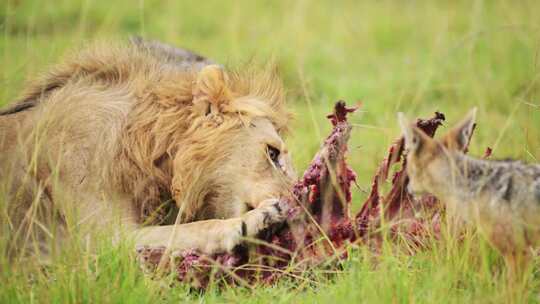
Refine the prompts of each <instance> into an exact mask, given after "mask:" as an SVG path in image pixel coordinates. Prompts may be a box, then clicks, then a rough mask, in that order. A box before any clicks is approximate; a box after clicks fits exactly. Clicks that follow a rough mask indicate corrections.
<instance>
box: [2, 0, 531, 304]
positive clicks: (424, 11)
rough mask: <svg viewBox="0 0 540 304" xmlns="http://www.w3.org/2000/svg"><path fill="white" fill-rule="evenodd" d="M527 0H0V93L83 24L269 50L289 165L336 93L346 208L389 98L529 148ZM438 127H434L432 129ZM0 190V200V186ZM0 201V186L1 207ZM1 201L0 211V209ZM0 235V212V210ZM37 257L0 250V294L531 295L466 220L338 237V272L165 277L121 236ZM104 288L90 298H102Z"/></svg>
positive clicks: (70, 40)
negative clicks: (344, 109) (173, 280)
mask: <svg viewBox="0 0 540 304" xmlns="http://www.w3.org/2000/svg"><path fill="white" fill-rule="evenodd" d="M539 20H540V2H537V1H508V2H503V1H448V3H446V2H443V1H429V2H428V1H400V2H397V1H396V2H391V1H377V2H375V1H373V2H368V1H365V2H363V3H359V1H340V2H339V3H338V2H336V1H325V2H323V1H294V2H292V1H243V0H242V1H158V0H154V1H145V0H139V1H128V0H119V1H70V0H61V1H54V2H51V1H48V2H47V1H38V0H35V1H34V0H27V1H20V0H4V1H2V2H1V3H0V32H1V33H2V34H0V36H1V37H0V66H1V68H0V83H1V84H0V85H1V89H0V105H3V104H6V103H8V102H9V101H11V100H13V99H14V98H15V97H16V96H17V94H18V92H19V91H20V89H21V88H22V87H23V83H24V80H25V79H27V78H29V77H31V76H32V75H35V74H36V73H38V72H39V71H43V70H44V69H46V68H47V66H49V65H50V64H52V63H54V62H55V61H57V60H59V58H61V56H62V55H65V54H66V53H69V51H70V50H73V49H77V48H78V47H81V46H82V45H84V43H87V42H89V41H93V40H96V39H97V40H103V39H113V40H115V39H125V38H126V37H127V36H129V35H132V34H137V35H142V36H144V37H150V38H155V39H159V40H162V41H166V42H169V43H173V44H175V45H178V46H183V47H186V48H189V49H192V50H196V51H197V52H200V53H201V54H204V55H206V56H208V57H210V58H212V59H214V60H216V61H217V62H221V63H224V64H226V65H230V66H239V65H242V64H246V63H252V62H255V63H263V62H266V61H268V60H269V58H270V59H271V60H274V61H275V62H276V63H277V64H278V66H279V69H280V73H281V75H282V77H283V79H284V81H285V85H286V87H287V90H288V93H289V99H290V101H291V107H292V109H293V111H294V112H295V114H296V120H295V122H294V127H293V132H292V134H290V136H289V137H288V139H287V141H288V144H289V149H290V150H291V151H292V152H293V158H294V162H295V164H296V166H297V168H298V169H299V171H300V172H301V170H302V168H305V167H306V165H307V164H308V163H309V161H310V159H311V157H312V156H313V155H314V153H315V152H316V151H317V149H318V147H319V145H320V142H321V139H322V138H323V137H324V135H325V134H326V133H327V131H328V130H329V128H330V126H329V124H328V123H326V121H325V118H324V117H325V114H326V113H327V112H329V111H330V110H331V105H332V104H333V102H334V101H335V100H337V99H344V100H346V101H348V102H349V103H350V104H356V103H361V110H360V111H358V113H357V114H356V115H355V116H353V118H352V122H353V123H354V125H355V128H354V130H353V134H352V139H351V144H350V155H349V160H350V164H351V165H352V166H353V168H354V169H355V170H356V171H357V172H358V174H359V180H358V184H359V188H358V189H356V190H355V193H354V206H355V209H358V208H359V207H360V205H361V204H362V202H363V200H364V199H365V196H366V194H365V190H366V189H368V188H369V185H370V177H371V176H372V175H373V173H374V170H375V168H376V166H377V164H378V162H380V161H381V160H382V158H383V157H384V154H385V151H386V149H387V147H388V146H389V144H390V143H391V141H392V140H393V139H394V138H396V137H397V136H399V128H398V125H397V121H396V113H397V112H399V111H402V112H405V113H406V114H407V115H408V116H409V117H417V116H424V117H425V116H430V115H431V114H432V113H433V112H434V111H436V110H438V111H441V112H443V113H445V114H446V117H447V121H448V124H450V125H451V124H452V123H453V122H456V121H457V120H459V119H460V118H461V117H462V116H463V115H465V113H466V112H467V111H468V109H470V108H471V107H474V106H476V107H478V109H479V112H478V128H477V130H476V134H475V135H474V139H473V141H472V146H471V152H470V153H471V154H472V155H477V156H479V155H482V154H483V151H484V150H485V148H486V147H488V146H489V147H491V148H493V157H495V158H506V157H514V158H519V159H522V160H525V161H529V162H538V160H539V159H540V101H539V97H540V70H539V65H540V62H539V61H540V22H539ZM444 129H445V128H442V129H441V131H442V132H444ZM0 201H1V200H0ZM4 206H5V202H0V209H1V210H4V209H5V208H4ZM2 213H3V212H2ZM0 217H1V220H0V227H1V228H0V229H1V230H0V231H2V233H3V234H2V236H3V237H2V238H1V239H0V250H2V251H3V252H5V248H6V244H5V239H6V238H5V233H6V231H7V225H8V224H7V220H6V219H5V216H4V215H0ZM72 247H73V248H70V249H69V251H68V252H69V254H67V253H66V254H65V255H64V256H62V258H60V259H58V261H55V262H53V265H51V266H50V267H49V268H48V269H47V273H46V274H43V273H42V272H38V271H36V269H35V268H32V267H29V266H28V265H23V264H13V263H9V262H8V261H7V260H6V259H5V258H4V257H0V269H1V271H0V302H2V303H13V302H25V303H27V302H32V301H35V302H53V303H56V302H76V303H80V302H122V303H129V302H137V303H138V302H155V301H160V302H178V301H193V302H202V301H204V302H206V303H222V302H247V303H259V302H270V301H271V302H273V303H281V302H294V303H302V302H305V303H313V302H323V303H325V302H334V303H341V302H360V301H363V302H370V303H372V302H392V303H394V302H426V303H433V302H437V303H445V302H452V303H463V302H508V301H515V302H522V301H528V302H538V301H540V289H539V285H540V275H539V274H538V273H537V272H538V267H536V268H535V269H534V270H533V271H531V272H530V273H528V276H527V279H526V282H524V283H523V284H514V285H512V286H510V285H507V284H505V276H504V272H505V269H504V267H503V263H502V259H501V258H500V256H499V255H498V254H497V253H495V252H494V251H492V250H491V249H490V248H489V246H488V245H487V244H486V243H485V242H484V241H483V240H482V239H481V238H480V237H478V236H477V235H476V234H475V233H474V232H473V233H471V234H470V235H468V236H467V237H466V238H465V240H464V241H463V242H461V243H457V242H455V240H453V239H451V238H449V239H448V240H444V241H441V242H439V243H438V245H437V246H435V247H433V248H432V249H430V250H428V251H425V252H423V253H420V254H417V255H415V256H409V255H405V254H401V253H396V252H392V251H391V250H392V248H391V247H389V246H388V247H385V250H383V252H382V254H381V255H380V256H379V257H378V258H377V261H376V262H374V260H373V258H372V255H371V254H370V253H369V252H365V251H363V250H357V251H356V252H354V253H353V254H352V255H351V257H350V259H349V260H348V261H347V262H346V264H345V266H344V269H343V271H342V273H341V274H339V275H337V276H333V277H331V278H325V277H323V276H322V275H320V274H314V276H310V277H307V276H306V277H305V278H304V280H303V281H300V282H299V281H296V282H285V281H284V282H281V283H279V284H277V285H275V286H272V287H256V288H255V289H254V290H248V289H246V288H227V289H225V290H218V289H216V288H212V289H210V290H209V291H208V292H206V293H204V294H198V293H193V292H191V293H190V292H188V290H187V288H185V287H183V286H175V287H172V288H169V287H168V286H167V285H166V284H164V283H163V282H153V281H149V280H147V279H145V278H144V277H143V276H142V274H141V273H140V271H139V269H138V267H137V265H136V263H135V262H133V260H131V259H127V258H125V256H126V255H129V254H131V248H128V247H126V248H112V247H110V246H107V245H103V246H101V249H100V250H99V251H98V252H97V253H90V252H88V251H86V250H85V247H84V246H82V245H80V246H78V245H73V246H72ZM103 300H104V301H103Z"/></svg>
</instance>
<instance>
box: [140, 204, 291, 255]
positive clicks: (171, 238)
mask: <svg viewBox="0 0 540 304" xmlns="http://www.w3.org/2000/svg"><path fill="white" fill-rule="evenodd" d="M287 213H288V207H287V204H286V203H284V202H280V201H279V200H276V199H271V200H266V201H265V202H263V203H262V204H261V206H260V207H258V208H256V209H253V210H251V211H249V212H247V213H245V214H243V215H242V216H240V217H237V218H231V219H223V220H218V219H215V220H206V221H199V222H193V223H188V224H181V225H168V226H152V227H145V228H142V229H139V230H138V231H137V232H136V236H135V243H136V245H137V247H142V246H150V247H158V246H165V247H167V248H168V250H188V249H195V250H198V251H200V252H202V253H205V254H213V253H219V252H230V251H231V250H232V249H233V248H234V247H235V246H237V245H238V244H240V243H241V242H242V240H243V238H245V237H254V236H256V235H257V233H259V232H260V231H262V230H263V229H265V228H267V227H269V226H270V225H272V224H274V223H280V222H283V221H285V220H286V218H287Z"/></svg>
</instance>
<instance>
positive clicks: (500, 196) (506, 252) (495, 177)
mask: <svg viewBox="0 0 540 304" xmlns="http://www.w3.org/2000/svg"><path fill="white" fill-rule="evenodd" d="M475 119H476V109H473V110H472V111H470V113H469V114H468V115H467V116H466V118H465V119H464V120H463V121H461V122H460V123H459V124H457V125H456V126H455V127H454V128H453V129H451V130H450V131H449V132H448V133H447V134H446V135H445V136H444V137H442V138H441V139H433V138H430V137H429V136H427V135H426V134H425V133H423V132H422V131H421V130H420V129H418V128H417V127H416V126H414V125H413V124H411V123H408V122H406V120H405V118H404V116H403V114H402V113H399V114H398V120H399V123H400V125H401V129H402V131H403V135H404V138H405V147H406V149H407V173H408V175H409V177H410V184H409V191H411V192H412V193H422V192H428V193H431V194H433V195H435V196H437V197H438V198H439V199H441V200H442V201H444V202H445V203H446V206H447V208H448V210H449V212H450V214H452V213H454V215H457V217H458V218H460V219H462V220H464V221H465V222H468V223H473V224H475V225H476V226H477V227H478V229H479V231H480V232H481V233H482V234H483V235H484V236H485V237H486V238H487V240H488V241H489V242H490V243H491V244H492V245H493V246H494V247H495V248H496V249H497V250H499V251H500V253H501V254H502V255H503V256H504V257H505V259H506V261H507V263H509V264H508V265H509V267H512V268H515V267H519V266H520V264H522V263H523V262H524V261H525V260H526V258H525V257H526V256H527V253H528V251H529V248H530V247H531V246H536V245H538V244H539V243H540V165H528V164H524V163H522V162H521V161H515V160H485V159H478V158H474V157H471V156H467V155H465V153H464V152H463V151H464V150H465V149H466V147H467V145H468V142H469V139H470V136H471V134H472V132H473V129H474V127H475ZM514 270H515V269H514ZM511 271H512V269H511Z"/></svg>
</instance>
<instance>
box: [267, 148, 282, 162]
mask: <svg viewBox="0 0 540 304" xmlns="http://www.w3.org/2000/svg"><path fill="white" fill-rule="evenodd" d="M267 153H268V157H270V159H271V160H272V162H273V163H274V164H276V165H279V153H280V152H279V150H278V149H276V148H274V147H272V146H268V147H267Z"/></svg>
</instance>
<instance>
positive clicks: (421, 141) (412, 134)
mask: <svg viewBox="0 0 540 304" xmlns="http://www.w3.org/2000/svg"><path fill="white" fill-rule="evenodd" d="M398 122H399V126H400V127H401V132H402V133H403V138H404V139H405V148H406V149H407V150H408V152H409V153H412V154H416V153H418V152H420V151H421V150H422V147H425V146H426V144H427V143H429V142H430V141H432V140H433V139H431V138H430V137H429V136H427V134H426V133H424V131H422V130H420V129H419V128H418V127H416V126H415V125H414V124H413V123H411V122H409V121H407V119H406V118H405V115H403V113H401V112H399V113H398Z"/></svg>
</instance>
